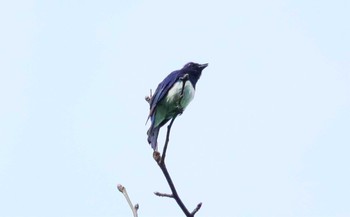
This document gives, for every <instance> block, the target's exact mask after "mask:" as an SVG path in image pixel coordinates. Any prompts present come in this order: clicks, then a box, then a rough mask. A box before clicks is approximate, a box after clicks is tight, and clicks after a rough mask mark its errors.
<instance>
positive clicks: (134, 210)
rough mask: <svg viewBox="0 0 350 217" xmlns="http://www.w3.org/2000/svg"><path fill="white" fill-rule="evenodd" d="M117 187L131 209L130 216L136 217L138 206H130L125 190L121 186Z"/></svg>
mask: <svg viewBox="0 0 350 217" xmlns="http://www.w3.org/2000/svg"><path fill="white" fill-rule="evenodd" d="M117 187H118V190H119V191H120V192H121V193H122V194H123V195H124V197H125V199H126V201H127V202H128V204H129V206H130V208H131V211H132V214H133V215H134V217H137V210H138V209H139V204H135V206H134V205H132V202H131V200H130V197H129V195H128V192H127V191H126V188H125V187H124V186H123V185H121V184H118V186H117Z"/></svg>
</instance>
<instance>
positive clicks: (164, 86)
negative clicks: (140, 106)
mask: <svg viewBox="0 0 350 217" xmlns="http://www.w3.org/2000/svg"><path fill="white" fill-rule="evenodd" d="M180 74H181V71H174V72H172V73H170V74H169V75H168V76H167V77H166V78H165V79H164V80H163V81H162V82H161V83H160V84H159V85H158V87H157V89H156V91H155V92H154V95H153V96H152V98H151V102H150V113H149V116H148V118H150V117H151V116H152V115H153V114H154V112H155V109H156V107H157V105H158V103H159V102H160V101H161V100H162V99H163V98H164V97H165V96H166V94H167V93H168V91H169V90H170V89H171V87H172V86H173V85H174V84H175V82H176V81H177V80H178V79H179V77H180Z"/></svg>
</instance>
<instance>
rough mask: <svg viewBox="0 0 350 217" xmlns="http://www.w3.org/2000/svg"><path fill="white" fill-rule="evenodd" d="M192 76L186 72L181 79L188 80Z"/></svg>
mask: <svg viewBox="0 0 350 217" xmlns="http://www.w3.org/2000/svg"><path fill="white" fill-rule="evenodd" d="M189 77H190V76H189V75H188V74H185V75H184V76H182V77H180V80H182V81H187V80H188V78H189Z"/></svg>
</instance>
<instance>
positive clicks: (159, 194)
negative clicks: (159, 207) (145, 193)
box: [154, 192, 174, 198]
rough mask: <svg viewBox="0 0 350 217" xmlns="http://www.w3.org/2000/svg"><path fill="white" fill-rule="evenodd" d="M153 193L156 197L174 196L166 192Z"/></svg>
mask: <svg viewBox="0 0 350 217" xmlns="http://www.w3.org/2000/svg"><path fill="white" fill-rule="evenodd" d="M154 194H155V195H156V196H158V197H170V198H174V195H172V194H166V193H160V192H154Z"/></svg>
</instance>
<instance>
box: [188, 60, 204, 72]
mask: <svg viewBox="0 0 350 217" xmlns="http://www.w3.org/2000/svg"><path fill="white" fill-rule="evenodd" d="M207 66H208V63H205V64H198V63H194V62H189V63H187V64H186V65H184V67H183V68H182V69H183V70H186V71H197V72H202V70H203V69H205V67H207Z"/></svg>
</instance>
